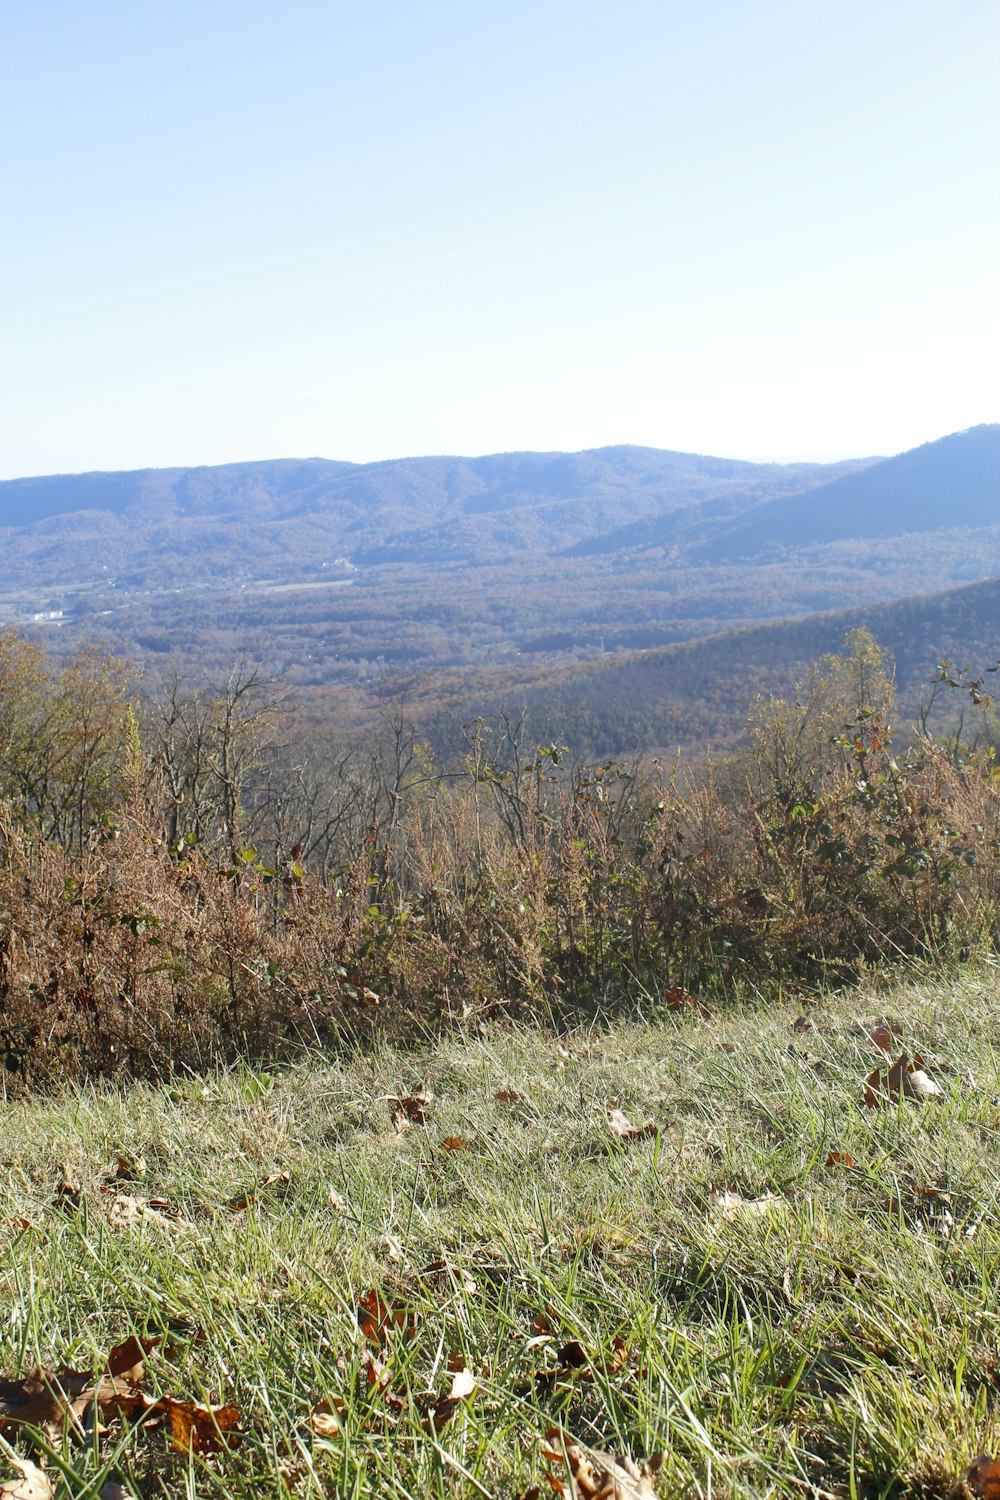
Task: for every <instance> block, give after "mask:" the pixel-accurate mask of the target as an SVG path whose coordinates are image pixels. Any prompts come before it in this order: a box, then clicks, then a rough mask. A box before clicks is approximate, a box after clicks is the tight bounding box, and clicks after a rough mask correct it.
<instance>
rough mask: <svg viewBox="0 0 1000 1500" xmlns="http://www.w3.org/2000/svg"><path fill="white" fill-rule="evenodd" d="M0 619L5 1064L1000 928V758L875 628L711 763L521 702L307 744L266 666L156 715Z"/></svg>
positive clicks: (543, 997)
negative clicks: (546, 727) (741, 750)
mask: <svg viewBox="0 0 1000 1500" xmlns="http://www.w3.org/2000/svg"><path fill="white" fill-rule="evenodd" d="M129 691H130V686H129V680H128V677H127V674H125V673H124V671H123V670H122V668H121V666H120V664H118V663H115V662H113V661H110V660H107V659H102V658H98V657H94V656H88V657H84V658H80V659H77V660H74V661H72V662H70V663H69V664H68V665H67V664H63V665H59V666H53V665H51V664H50V663H48V662H47V661H46V660H45V658H44V656H43V655H42V654H41V652H40V651H39V650H38V649H37V648H36V647H33V646H31V645H29V644H27V643H25V642H24V641H22V640H20V639H19V638H17V637H8V638H5V639H4V640H3V641H2V642H0V860H2V865H0V1059H2V1060H3V1062H4V1063H5V1065H6V1070H7V1074H8V1078H9V1079H10V1081H11V1083H12V1084H14V1083H16V1082H29V1083H43V1082H45V1081H46V1080H47V1079H51V1078H54V1077H56V1076H60V1077H65V1076H67V1075H73V1074H80V1073H87V1072H103V1073H118V1072H128V1073H159V1072H164V1071H168V1070H171V1069H174V1068H178V1067H183V1066H190V1065H192V1064H198V1063H202V1062H205V1061H206V1060H208V1059H209V1058H211V1057H214V1056H220V1055H223V1056H224V1055H233V1054H238V1053H247V1054H258V1055H268V1054H274V1053H275V1052H277V1051H280V1050H281V1048H282V1047H283V1046H285V1045H286V1044H288V1043H290V1042H294V1041H295V1040H296V1039H299V1040H306V1041H308V1040H313V1041H315V1040H327V1039H331V1038H334V1037H337V1036H340V1035H343V1034H345V1033H351V1034H357V1033H358V1032H364V1031H366V1030H368V1029H370V1028H373V1027H376V1026H381V1027H386V1028H389V1029H390V1030H391V1031H393V1032H394V1033H395V1034H397V1035H404V1034H406V1032H407V1031H410V1032H412V1031H413V1030H415V1029H419V1028H423V1027H426V1026H431V1025H434V1024H437V1023H440V1022H443V1021H449V1020H461V1021H469V1020H470V1019H473V1020H474V1019H477V1018H479V1017H482V1016H484V1015H486V1014H490V1013H497V1012H504V1013H508V1012H522V1013H523V1012H526V1011H531V1010H536V1009H539V1008H543V1009H545V1010H547V1011H553V1010H555V1011H559V1012H566V1011H569V1010H573V1009H580V1008H583V1009H590V1010H593V1009H599V1008H601V1007H611V1006H614V1005H615V1004H618V1003H627V1004H630V1005H634V1004H635V1003H636V1002H637V998H639V997H642V996H645V997H647V1000H648V1003H649V1005H651V1006H653V1005H655V1004H657V1003H658V1002H660V1003H662V1004H663V1005H664V1006H669V1005H676V1004H678V1000H677V996H678V994H680V993H682V992H684V991H686V992H691V991H694V992H698V993H701V994H703V995H704V994H707V993H710V992H711V991H713V990H715V991H717V992H720V993H721V992H725V993H727V994H731V993H733V991H734V990H738V989H739V988H740V987H743V988H760V987H763V986H765V985H773V984H775V983H779V984H780V983H782V982H789V983H797V984H807V985H818V984H823V983H827V982H831V981H834V982H836V981H839V980H843V979H844V978H847V977H849V976H850V975H851V974H853V973H854V972H856V971H857V969H858V967H859V966H861V965H865V964H874V963H879V962H884V961H891V960H893V959H894V958H897V957H899V956H902V955H911V954H927V953H931V952H938V951H941V950H942V949H943V948H950V949H953V950H965V951H967V952H971V951H974V950H978V949H981V948H983V947H985V946H987V945H991V944H993V943H994V942H995V940H996V938H997V935H998V932H1000V884H998V875H997V870H996V860H995V852H996V849H997V847H998V845H997V840H998V836H1000V802H998V782H1000V771H998V769H997V767H996V766H995V764H994V760H993V758H992V753H991V752H988V751H983V750H978V751H976V752H975V753H971V752H963V751H962V750H961V749H960V747H956V746H955V745H951V746H949V747H948V748H947V749H945V748H944V747H942V746H940V745H936V744H935V743H934V742H933V741H932V740H930V739H929V738H926V737H924V738H921V739H918V740H917V741H916V742H915V743H914V744H913V746H912V748H911V749H910V750H909V751H908V752H907V753H906V754H905V755H899V756H895V755H894V753H893V746H892V731H891V728H890V722H889V719H890V711H891V700H892V691H891V684H890V682H889V680H888V679H887V677H886V675H885V672H884V669H883V666H882V662H881V658H880V656H879V653H878V650H877V648H876V647H875V646H874V643H873V642H872V641H871V639H870V637H867V636H865V635H864V634H863V633H858V634H857V635H856V636H855V637H854V638H853V639H852V640H851V642H850V647H849V652H848V654H846V655H844V656H834V657H829V658H826V659H824V660H823V661H822V662H820V663H819V664H818V665H817V667H816V668H815V669H814V670H813V672H812V674H811V676H810V678H809V680H808V681H807V682H806V683H804V684H802V686H801V688H800V691H799V694H798V695H797V697H796V698H795V699H794V700H781V699H777V700H772V701H767V702H765V701H761V702H759V703H758V705H757V706H756V708H755V711H754V715H753V720H752V723H751V749H750V751H749V752H748V753H747V754H746V755H745V756H744V757H742V758H741V759H740V760H738V761H730V762H726V763H723V764H720V765H719V766H717V767H715V768H714V769H713V770H711V771H710V772H709V773H707V774H706V775H704V776H702V777H700V778H699V779H698V780H691V781H685V780H684V779H683V778H682V777H680V776H679V775H677V774H674V775H672V776H670V775H668V776H663V775H661V774H660V772H659V768H658V767H656V766H655V765H654V766H647V767H645V768H643V767H640V766H637V765H631V766H628V765H623V764H620V763H616V762H604V763H602V764H600V765H596V766H589V767H588V766H582V765H579V764H574V763H572V762H570V761H569V759H568V755H567V753H566V752H565V751H564V750H563V749H562V748H561V747H559V746H557V745H547V746H532V745H530V744H528V743H526V741H525V737H524V734H523V726H522V725H520V724H518V723H517V722H515V721H512V720H510V719H503V718H501V719H500V720H498V721H497V722H496V723H492V724H490V723H487V722H485V721H482V720H480V721H477V722H476V723H474V724H472V725H469V726H467V729H466V748H465V753H464V755H463V756H462V757H461V759H460V761H458V762H456V763H455V764H453V765H450V766H448V767H443V768H442V767H439V766H437V765H436V764H435V763H434V761H433V758H432V756H431V754H430V752H429V751H428V749H427V747H426V746H424V745H422V744H420V743H419V742H418V741H417V740H416V738H415V737H414V735H413V733H412V731H409V730H407V728H406V726H405V725H404V724H403V723H402V722H401V721H397V722H396V723H395V724H394V725H391V726H389V730H388V731H387V733H386V734H385V735H384V736H383V739H382V741H381V742H380V743H379V744H378V745H373V746H372V747H370V748H369V749H368V750H367V751H366V752H364V753H361V752H357V751H350V752H344V753H343V754H340V755H339V756H335V755H333V754H332V753H331V752H330V751H329V750H327V749H317V748H316V746H315V745H314V746H313V748H312V751H311V753H310V754H306V753H305V752H304V751H303V750H302V747H296V746H295V745H293V744H290V743H286V742H284V741H283V738H282V728H283V721H282V716H281V714H280V712H279V711H278V709H277V707H276V706H275V705H274V704H273V703H272V702H268V701H267V700H266V697H265V695H264V693H263V690H262V688H261V686H260V683H259V681H258V679H257V678H256V677H255V675H254V673H253V671H252V670H249V669H248V668H247V666H246V665H245V664H244V665H243V666H242V667H241V668H239V669H238V670H237V671H236V672H234V674H233V675H232V677H231V678H230V679H229V681H228V682H227V683H226V684H225V685H224V687H223V688H222V689H221V690H220V691H219V692H218V693H216V694H214V695H201V696H198V695H197V694H186V693H184V692H183V691H182V690H181V688H180V687H179V686H178V685H176V684H175V685H174V686H173V688H172V689H171V690H169V691H165V692H163V693H162V694H161V695H160V697H159V699H156V698H155V697H152V698H150V699H149V700H148V701H147V702H145V704H144V706H143V707H142V708H141V709H140V707H139V706H138V704H136V705H132V704H130V702H129Z"/></svg>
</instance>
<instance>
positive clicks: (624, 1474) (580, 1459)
mask: <svg viewBox="0 0 1000 1500" xmlns="http://www.w3.org/2000/svg"><path fill="white" fill-rule="evenodd" d="M545 1441H546V1445H547V1446H544V1447H543V1448H542V1456H543V1458H545V1459H547V1460H548V1461H549V1463H559V1464H562V1465H563V1466H564V1468H565V1470H566V1471H567V1472H568V1474H569V1476H570V1479H571V1486H572V1487H570V1486H569V1485H567V1484H566V1483H565V1482H564V1481H563V1480H562V1479H560V1478H559V1477H558V1475H555V1474H548V1475H546V1478H547V1479H548V1482H549V1484H550V1485H551V1487H552V1489H554V1490H555V1492H556V1494H558V1495H565V1494H567V1493H569V1494H572V1495H574V1496H575V1497H576V1500H655V1496H656V1490H655V1488H654V1479H655V1477H656V1475H657V1474H658V1473H659V1471H660V1469H661V1468H662V1466H663V1458H664V1455H663V1454H659V1455H658V1456H656V1457H655V1458H648V1459H643V1460H642V1461H641V1462H640V1463H638V1464H637V1463H635V1462H634V1461H633V1460H632V1459H631V1458H618V1457H616V1456H615V1455H614V1454H611V1453H602V1452H601V1451H600V1449H597V1448H587V1447H585V1446H584V1445H583V1444H582V1443H577V1442H573V1441H572V1440H571V1439H570V1438H568V1437H567V1435H566V1434H565V1433H564V1432H563V1431H562V1430H561V1429H560V1428H558V1427H551V1428H550V1429H549V1431H548V1433H547V1434H546V1439H545Z"/></svg>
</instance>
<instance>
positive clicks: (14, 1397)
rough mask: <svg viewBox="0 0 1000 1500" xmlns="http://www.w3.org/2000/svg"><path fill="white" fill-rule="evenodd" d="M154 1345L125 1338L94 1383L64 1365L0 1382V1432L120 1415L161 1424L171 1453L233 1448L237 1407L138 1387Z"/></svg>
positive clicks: (51, 1428) (58, 1427)
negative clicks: (90, 1414)
mask: <svg viewBox="0 0 1000 1500" xmlns="http://www.w3.org/2000/svg"><path fill="white" fill-rule="evenodd" d="M159 1343H160V1339H159V1337H154V1338H146V1339H140V1338H137V1337H136V1336H135V1335H133V1336H132V1337H130V1338H127V1339H125V1340H124V1342H123V1343H121V1344H117V1345H116V1346H115V1347H114V1348H113V1349H112V1350H111V1352H110V1353H109V1355H108V1358H107V1361H106V1363H105V1367H104V1370H103V1372H102V1373H101V1374H100V1375H99V1376H98V1377H97V1378H96V1379H95V1378H94V1376H93V1375H92V1374H91V1373H90V1372H89V1371H88V1372H83V1371H80V1370H73V1369H70V1368H69V1367H68V1366H66V1365H64V1366H63V1368H62V1369H61V1370H58V1371H56V1370H44V1369H38V1370H34V1371H32V1372H31V1373H30V1374H29V1375H27V1376H25V1377H24V1378H23V1379H22V1380H0V1431H3V1430H4V1429H5V1428H6V1429H10V1428H17V1427H39V1428H43V1429H45V1431H47V1432H48V1433H49V1434H50V1435H51V1436H56V1435H58V1434H59V1433H61V1432H62V1431H64V1430H66V1429H68V1428H75V1429H76V1430H77V1431H78V1432H79V1431H82V1430H83V1419H84V1417H85V1416H86V1415H87V1413H88V1412H91V1411H93V1412H94V1413H95V1414H96V1417H97V1418H98V1419H100V1420H102V1421H103V1420H109V1421H110V1420H112V1419H113V1418H114V1417H123V1418H125V1419H126V1420H127V1421H131V1422H135V1423H136V1424H139V1425H143V1426H160V1425H161V1424H166V1425H167V1426H168V1427H169V1430H170V1439H171V1446H172V1447H173V1448H174V1450H175V1451H177V1452H182V1453H188V1452H194V1453H209V1452H214V1451H216V1450H218V1449H220V1448H224V1447H233V1446H235V1445H236V1443H238V1442H239V1439H240V1433H239V1424H240V1421H241V1413H240V1410H239V1408H238V1407H236V1406H217V1407H212V1406H206V1405H205V1404H203V1403H202V1402H199V1401H183V1400H178V1399H177V1398H176V1397H174V1396H150V1395H147V1394H146V1393H145V1392H144V1391H143V1390H142V1389H141V1387H142V1384H143V1382H144V1380H145V1376H146V1358H147V1355H149V1354H150V1353H151V1352H152V1350H154V1349H155V1348H156V1347H157V1346H158V1345H159ZM4 1493H5V1491H4V1490H2V1489H0V1494H4ZM9 1493H11V1494H16V1493H17V1491H16V1490H15V1491H10V1492H9Z"/></svg>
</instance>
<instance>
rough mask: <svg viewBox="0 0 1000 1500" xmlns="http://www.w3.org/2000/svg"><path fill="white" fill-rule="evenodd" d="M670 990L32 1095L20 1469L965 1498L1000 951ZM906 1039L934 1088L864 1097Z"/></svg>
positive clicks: (978, 1423)
mask: <svg viewBox="0 0 1000 1500" xmlns="http://www.w3.org/2000/svg"><path fill="white" fill-rule="evenodd" d="M639 1004H640V1000H639V997H637V1006H638V1005H639ZM641 1005H642V1009H643V1011H644V1012H645V1014H644V1016H643V1019H642V1020H641V1021H627V1020H626V1021H619V1022H617V1023H615V1024H611V1025H609V1024H605V1023H597V1024H594V1025H592V1026H590V1027H580V1028H578V1029H576V1030H573V1031H571V1032H569V1033H554V1032H553V1031H551V1030H546V1029H545V1028H538V1029H533V1030H531V1031H530V1032H521V1031H512V1030H510V1029H499V1028H494V1029H490V1030H488V1031H485V1032H483V1033H481V1034H479V1035H477V1036H470V1037H464V1038H463V1037H459V1036H452V1037H450V1038H447V1039H443V1040H440V1041H437V1042H428V1043H427V1044H425V1045H424V1046H422V1047H419V1048H417V1049H415V1050H410V1051H408V1052H406V1053H398V1052H392V1051H390V1050H389V1049H387V1048H384V1047H381V1048H377V1049H375V1050H373V1051H371V1050H370V1051H367V1052H364V1053H362V1052H358V1053H352V1052H351V1051H350V1050H347V1051H344V1050H341V1051H339V1052H327V1053H316V1054H314V1055H312V1056H308V1057H304V1058H303V1059H302V1061H301V1062H300V1063H298V1064H296V1065H294V1066H284V1067H272V1068H271V1069H270V1071H268V1072H264V1071H262V1070H260V1069H257V1070H254V1069H252V1068H249V1067H246V1066H244V1067H241V1068H239V1069H233V1070H231V1071H228V1072H212V1073H208V1074H205V1073H195V1074H191V1075H188V1076H187V1077H185V1078H182V1079H177V1080H172V1081H170V1082H164V1083H160V1084H154V1085H149V1086H140V1085H136V1086H133V1087H132V1088H130V1089H129V1090H128V1091H127V1092H123V1091H122V1090H121V1089H120V1088H119V1087H118V1086H117V1085H107V1086H101V1087H86V1088H80V1089H75V1090H72V1089H71V1090H63V1091H61V1092H58V1093H56V1094H55V1095H54V1096H52V1097H49V1098H42V1099H36V1100H34V1101H31V1102H20V1103H18V1104H17V1106H16V1107H14V1106H11V1105H8V1107H7V1108H6V1110H5V1111H4V1113H3V1114H2V1116H0V1142H2V1151H3V1157H4V1161H5V1164H6V1168H7V1170H6V1171H5V1173H4V1174H3V1177H2V1179H0V1247H2V1254H0V1297H2V1298H3V1305H4V1306H5V1307H6V1309H7V1316H6V1317H5V1318H4V1319H3V1320H2V1322H0V1480H2V1479H4V1478H6V1475H7V1473H9V1472H13V1465H14V1463H15V1462H17V1463H20V1464H30V1463H34V1464H35V1465H36V1466H42V1465H44V1471H45V1472H44V1473H43V1474H42V1475H41V1476H40V1477H39V1476H38V1475H37V1474H36V1475H35V1480H36V1484H40V1485H41V1488H39V1489H38V1490H31V1491H30V1492H29V1491H27V1490H25V1491H22V1492H20V1493H25V1494H27V1493H30V1494H32V1495H33V1496H34V1495H35V1494H36V1493H37V1494H38V1495H39V1496H40V1497H41V1496H45V1497H53V1496H54V1497H56V1500H70V1497H73V1500H75V1497H79V1496H83V1495H92V1496H97V1495H98V1494H100V1495H102V1496H109V1497H110V1496H112V1495H114V1496H136V1497H140V1500H144V1497H152V1496H162V1495H176V1494H189V1495H194V1494H202V1493H204V1494H211V1495H214V1496H218V1497H220V1500H249V1497H251V1496H252V1497H254V1500H257V1497H259V1496H262V1495H269V1496H284V1495H291V1496H303V1497H306V1496H319V1495H350V1496H353V1497H356V1500H366V1497H370V1496H371V1497H374V1496H378V1497H379V1500H383V1497H389V1500H392V1497H397V1500H410V1497H412V1496H436V1497H439V1500H445V1497H458V1496H469V1497H472V1496H480V1497H493V1496H531V1495H540V1494H548V1493H551V1492H553V1491H555V1492H556V1493H560V1494H566V1495H569V1494H572V1493H574V1489H573V1483H574V1476H575V1478H576V1480H577V1481H579V1488H578V1489H576V1491H575V1493H577V1494H579V1495H581V1496H583V1495H590V1494H593V1493H595V1487H591V1488H587V1487H586V1481H587V1479H588V1476H589V1477H591V1478H593V1479H594V1480H595V1481H597V1482H603V1483H604V1484H605V1485H608V1484H613V1483H614V1482H615V1481H616V1480H617V1484H618V1487H617V1488H614V1489H613V1490H612V1489H609V1488H606V1489H604V1490H602V1491H601V1493H602V1494H607V1495H608V1496H610V1495H612V1493H613V1495H614V1496H615V1497H616V1500H653V1497H654V1496H655V1495H660V1496H662V1497H664V1500H666V1497H678V1496H690V1497H695V1496H698V1495H705V1494H708V1493H709V1492H711V1493H712V1494H718V1495H725V1496H728V1497H731V1500H758V1497H760V1496H762V1495H768V1496H774V1497H783V1500H792V1497H796V1496H829V1497H832V1500H841V1497H843V1500H848V1497H851V1500H854V1497H856V1496H859V1495H872V1496H874V1495H894V1496H897V1497H899V1500H907V1497H913V1500H917V1497H920V1500H928V1497H941V1500H943V1497H944V1496H946V1495H947V1494H948V1492H949V1490H950V1488H951V1486H952V1484H953V1482H954V1481H955V1480H956V1479H957V1478H958V1477H959V1476H961V1475H962V1474H963V1472H964V1471H965V1470H966V1467H967V1466H968V1464H969V1463H970V1461H971V1460H972V1459H973V1458H974V1457H975V1455H977V1454H979V1453H983V1452H987V1453H989V1452H995V1451H996V1449H997V1445H998V1443H1000V1429H998V1423H997V1415H996V1402H995V1389H996V1371H995V1345H996V1334H997V1323H998V1318H1000V1283H998V1278H997V1266H998V1264H1000V1233H998V1227H997V1226H998V1222H1000V1221H998V1216H997V1204H998V1195H1000V1178H998V1174H997V1150H996V1147H997V1109H996V1093H997V1089H998V1087H1000V1077H998V1060H997V1055H996V1049H995V1046H994V1043H993V1040H992V1038H993V1036H994V1025H993V1020H994V1017H995V1010H996V980H995V974H994V972H993V971H992V970H987V971H985V972H983V973H981V974H978V975H977V974H970V975H968V976H966V977H964V978H961V979H957V980H951V981H943V980H936V981H935V980H932V979H930V978H923V979H922V978H921V977H920V976H919V975H917V974H916V973H914V975H913V976H911V978H910V980H909V982H907V983H906V984H905V986H904V987H903V988H900V989H896V990H884V989H883V990H874V989H862V990H860V991H850V992H846V993H843V994H841V995H839V996H833V997H828V998H826V999H823V1000H820V1001H818V1002H813V1003H812V1004H807V1003H805V1002H803V1003H802V1004H800V1003H799V1002H798V1001H796V1000H789V999H784V1000H782V999H781V998H780V997H777V996H774V995H768V996H767V997H766V1000H765V999H764V998H763V997H762V998H761V999H760V1000H759V1001H758V1002H756V1003H753V1002H751V1001H745V1002H744V1004H743V1005H741V1006H736V1007H734V1008H730V1009H727V1010H726V1011H725V1012H724V1013H721V1012H720V1013H719V1014H717V1015H715V1016H711V1017H707V1018H704V1017H698V1016H692V1015H688V1016H687V1017H685V1018H682V1019H680V1020H678V1019H677V1018H676V1017H673V1016H670V1015H664V1014H662V1013H659V1012H658V1009H657V1006H656V1002H655V1001H654V1000H652V999H650V1000H643V1001H642V1002H641ZM883 1046H885V1047H889V1048H891V1056H892V1057H895V1056H896V1054H897V1053H898V1052H903V1051H905V1052H906V1053H907V1054H908V1055H910V1056H912V1055H913V1054H914V1053H915V1052H919V1053H920V1055H921V1057H922V1059H923V1066H924V1068H925V1069H926V1072H927V1075H928V1076H929V1077H930V1079H931V1080H932V1083H933V1085H934V1086H935V1087H936V1088H937V1089H938V1090H939V1091H940V1092H939V1093H937V1094H936V1095H934V1096H933V1097H932V1098H930V1099H927V1100H921V1099H919V1098H914V1097H909V1096H906V1095H897V1096H895V1097H893V1096H891V1095H888V1094H887V1095H880V1096H876V1100H875V1103H874V1105H873V1107H871V1108H866V1107H865V1106H864V1104H863V1099H864V1096H865V1079H866V1077H867V1076H868V1075H869V1074H870V1072H871V1070H873V1069H876V1068H880V1069H881V1070H882V1075H883V1077H884V1075H885V1071H886V1069H887V1067H888V1064H889V1062H890V1060H891V1058H890V1057H888V1056H887V1055H886V1053H885V1052H884V1051H883V1050H882V1047H883ZM623 1121H624V1123H623ZM630 1123H632V1124H634V1125H635V1126H636V1127H637V1128H636V1130H635V1131H634V1132H633V1133H632V1134H629V1133H628V1125H629V1124H630ZM129 1341H131V1343H130V1342H129ZM109 1366H110V1368H111V1369H112V1370H113V1371H115V1372H116V1376H117V1378H116V1379H112V1378H110V1377H109V1376H108V1375H107V1374H105V1377H104V1380H103V1382H101V1381H100V1377H101V1372H102V1371H107V1370H108V1368H109ZM35 1367H40V1371H36V1372H35V1373H34V1375H33V1373H32V1372H33V1371H35ZM46 1371H48V1372H49V1373H48V1376H46V1373H45V1372H46ZM46 1379H48V1382H49V1384H48V1386H46V1383H45V1382H46ZM32 1380H34V1384H32ZM99 1382H100V1383H99ZM452 1392H457V1394H454V1395H453V1394H452ZM74 1401H75V1403H76V1405H75V1408H74V1406H73V1404H72V1403H73V1402H74ZM74 1409H75V1411H76V1412H77V1413H78V1415H76V1416H74ZM19 1413H20V1414H21V1416H22V1417H23V1418H24V1419H25V1425H21V1423H20V1422H19V1421H18V1415H19ZM609 1454H613V1455H618V1459H619V1462H618V1464H617V1465H616V1463H615V1460H614V1459H612V1458H609V1457H608V1456H607V1455H609ZM625 1460H628V1461H632V1462H634V1464H635V1468H634V1469H633V1470H631V1474H632V1476H633V1477H631V1478H630V1472H629V1471H628V1470H627V1469H625V1468H623V1467H622V1463H623V1462H624V1461H625ZM647 1460H648V1461H649V1462H648V1464H646V1465H645V1467H643V1464H644V1461H647ZM585 1465H589V1466H590V1467H589V1468H586V1467H584V1466H585ZM29 1472H31V1471H30V1470H29ZM644 1474H645V1475H646V1476H647V1477H645V1478H643V1477H642V1476H643V1475H644ZM598 1476H600V1478H598ZM609 1476H610V1478H609ZM102 1486H107V1488H102ZM976 1493H984V1492H976Z"/></svg>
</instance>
